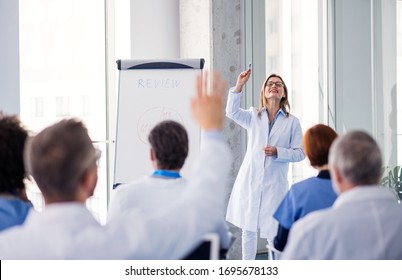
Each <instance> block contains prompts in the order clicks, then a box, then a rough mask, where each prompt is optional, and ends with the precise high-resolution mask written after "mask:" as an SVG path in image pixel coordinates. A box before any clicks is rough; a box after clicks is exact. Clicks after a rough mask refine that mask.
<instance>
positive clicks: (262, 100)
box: [258, 74, 290, 117]
mask: <svg viewBox="0 0 402 280" xmlns="http://www.w3.org/2000/svg"><path fill="white" fill-rule="evenodd" d="M272 77H275V78H279V79H281V81H282V83H283V90H284V92H285V97H282V99H281V103H280V108H281V109H282V111H283V112H284V113H285V115H286V117H289V111H290V104H289V100H288V88H287V87H286V84H285V82H284V81H283V79H282V77H281V76H279V75H276V74H271V75H269V76H268V78H266V79H265V82H264V83H263V84H262V87H261V92H260V104H259V106H258V117H261V112H262V109H264V108H266V107H267V99H266V98H265V87H266V85H267V83H268V80H269V79H270V78H272ZM286 108H287V109H286Z"/></svg>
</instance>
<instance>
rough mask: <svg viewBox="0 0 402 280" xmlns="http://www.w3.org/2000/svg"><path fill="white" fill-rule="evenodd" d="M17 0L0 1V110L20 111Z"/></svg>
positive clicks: (11, 112)
mask: <svg viewBox="0 0 402 280" xmlns="http://www.w3.org/2000/svg"><path fill="white" fill-rule="evenodd" d="M18 31H19V18H18V1H16V0H1V1H0V42H1V46H0V47H1V51H0V61H1V63H0V110H1V111H3V112H4V113H7V114H19V112H20V73H19V71H20V70H19V35H18V34H19V32H18Z"/></svg>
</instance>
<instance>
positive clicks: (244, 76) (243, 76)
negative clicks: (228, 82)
mask: <svg viewBox="0 0 402 280" xmlns="http://www.w3.org/2000/svg"><path fill="white" fill-rule="evenodd" d="M250 76H251V69H248V70H246V71H243V72H241V73H240V74H239V76H238V77H237V82H236V86H235V88H234V92H241V91H242V90H243V86H244V85H245V84H246V83H247V81H248V79H249V78H250Z"/></svg>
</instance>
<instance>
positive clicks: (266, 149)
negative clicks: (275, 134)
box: [263, 146, 278, 156]
mask: <svg viewBox="0 0 402 280" xmlns="http://www.w3.org/2000/svg"><path fill="white" fill-rule="evenodd" d="M263 151H264V153H265V156H277V155H278V151H277V150H276V147H273V146H267V147H264V148H263Z"/></svg>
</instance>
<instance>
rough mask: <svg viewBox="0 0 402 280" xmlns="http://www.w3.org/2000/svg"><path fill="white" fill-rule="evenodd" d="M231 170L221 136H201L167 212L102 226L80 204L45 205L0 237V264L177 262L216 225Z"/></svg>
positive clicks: (129, 217)
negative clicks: (183, 185)
mask: <svg viewBox="0 0 402 280" xmlns="http://www.w3.org/2000/svg"><path fill="white" fill-rule="evenodd" d="M213 135H214V134H213ZM205 162H208V164H205ZM230 165H231V156H230V151H229V149H228V147H227V146H226V145H225V143H224V141H223V136H222V135H220V137H218V138H216V137H211V135H209V136H208V135H206V137H205V138H204V143H203V146H202V149H201V152H200V156H199V158H198V159H197V161H196V162H195V163H194V171H196V172H197V174H198V176H196V177H194V178H193V180H191V182H189V186H188V188H187V189H186V190H185V193H184V194H183V197H182V199H180V201H177V202H176V203H172V205H170V206H169V208H167V209H161V211H159V212H157V213H154V214H152V215H147V216H144V215H142V214H141V213H138V212H127V213H125V214H123V215H121V216H119V217H117V218H116V219H113V221H110V222H109V223H108V224H107V225H106V226H102V225H100V224H99V223H98V222H97V221H96V220H95V219H94V218H93V216H92V214H91V213H90V212H89V211H88V210H87V209H86V208H85V206H84V205H83V204H80V203H55V204H50V205H48V206H47V207H46V208H45V209H44V211H43V212H42V213H33V212H34V211H31V213H30V214H29V215H28V217H27V219H26V222H25V223H24V224H23V225H22V226H16V227H13V228H11V229H9V230H5V231H2V232H1V233H0V259H2V260H5V259H180V258H182V257H183V256H185V255H186V254H187V253H188V252H190V251H191V250H192V249H194V247H195V246H196V245H197V244H198V243H199V242H200V241H201V240H202V237H203V236H204V235H205V234H206V233H209V232H211V230H212V229H213V227H214V225H216V223H218V222H219V215H218V213H220V212H221V208H222V207H223V205H224V192H225V185H224V184H222V179H225V178H227V176H228V174H229V170H230Z"/></svg>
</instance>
